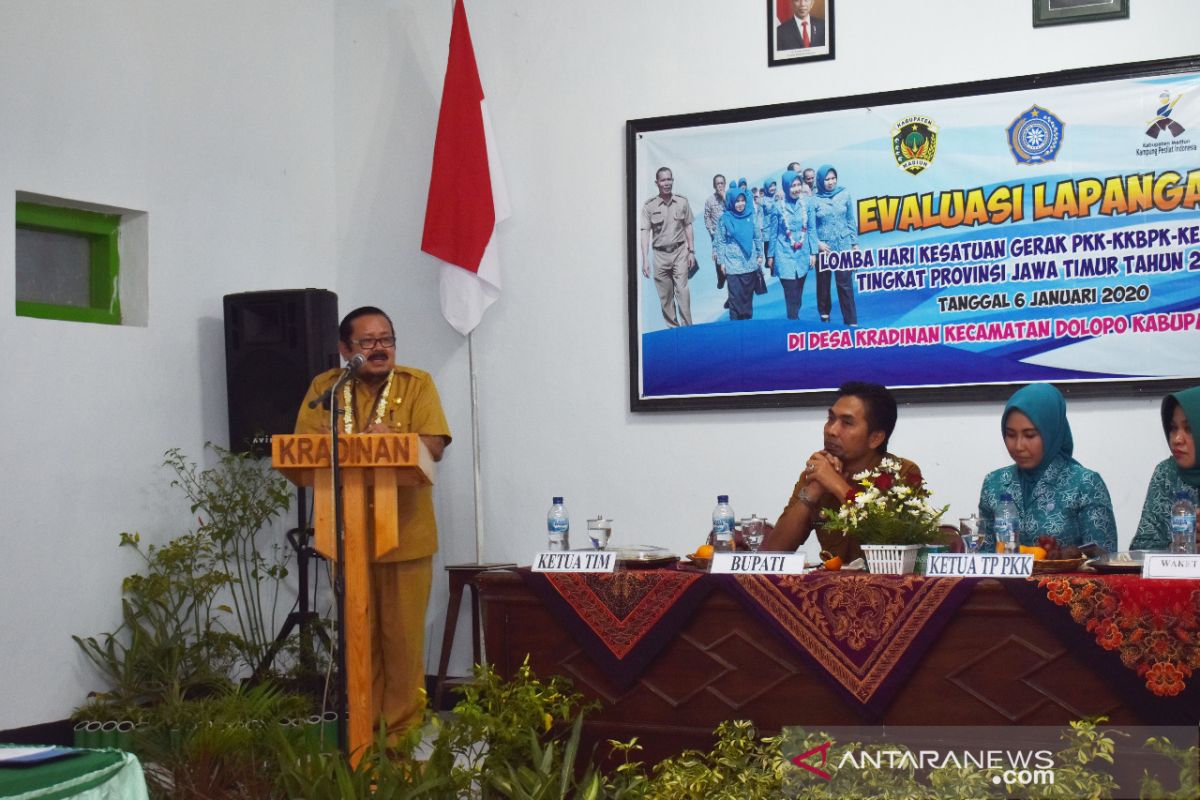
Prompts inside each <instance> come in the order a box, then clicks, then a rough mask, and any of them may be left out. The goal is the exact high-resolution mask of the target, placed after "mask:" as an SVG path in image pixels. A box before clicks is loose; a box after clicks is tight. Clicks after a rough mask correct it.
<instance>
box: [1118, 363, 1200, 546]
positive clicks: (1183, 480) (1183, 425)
mask: <svg viewBox="0 0 1200 800" xmlns="http://www.w3.org/2000/svg"><path fill="white" fill-rule="evenodd" d="M1197 424H1200V386H1194V387H1192V388H1191V389H1188V390H1187V391H1183V392H1176V393H1175V394H1169V395H1167V396H1166V397H1164V398H1163V402H1162V425H1163V433H1165V434H1166V435H1167V446H1168V447H1170V448H1171V457H1170V458H1167V459H1164V460H1162V461H1160V462H1159V463H1158V466H1156V467H1155V468H1154V473H1153V474H1152V475H1151V476H1150V485H1149V486H1148V487H1147V488H1146V502H1145V503H1144V504H1143V505H1142V520H1141V522H1139V523H1138V528H1137V534H1136V535H1135V536H1134V537H1133V544H1131V545H1130V546H1129V549H1131V550H1166V549H1167V548H1169V547H1170V546H1171V505H1172V504H1174V502H1175V498H1176V496H1177V495H1178V494H1179V493H1180V492H1184V493H1186V494H1187V496H1188V497H1190V498H1191V500H1192V502H1193V503H1196V504H1197V505H1200V489H1198V487H1200V464H1197V463H1196V439H1195V437H1194V432H1195V430H1196V425H1197Z"/></svg>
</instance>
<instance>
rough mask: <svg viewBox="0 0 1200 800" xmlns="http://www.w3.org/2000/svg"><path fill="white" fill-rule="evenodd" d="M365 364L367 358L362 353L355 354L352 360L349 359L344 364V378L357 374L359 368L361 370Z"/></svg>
mask: <svg viewBox="0 0 1200 800" xmlns="http://www.w3.org/2000/svg"><path fill="white" fill-rule="evenodd" d="M365 363H367V357H366V356H364V355H363V354H362V353H355V354H354V358H352V359H350V361H349V362H348V363H347V364H346V377H350V376H351V375H353V374H354V373H356V372H358V370H359V368H361V367H362V365H363V364H365Z"/></svg>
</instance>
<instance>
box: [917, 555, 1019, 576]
mask: <svg viewBox="0 0 1200 800" xmlns="http://www.w3.org/2000/svg"><path fill="white" fill-rule="evenodd" d="M925 574H926V575H928V576H929V577H931V578H932V577H943V578H1028V577H1029V576H1030V575H1032V574H1033V556H1031V555H1028V554H1026V555H1018V554H1016V553H1013V554H1008V553H972V554H966V553H930V554H929V556H928V560H927V561H926V563H925Z"/></svg>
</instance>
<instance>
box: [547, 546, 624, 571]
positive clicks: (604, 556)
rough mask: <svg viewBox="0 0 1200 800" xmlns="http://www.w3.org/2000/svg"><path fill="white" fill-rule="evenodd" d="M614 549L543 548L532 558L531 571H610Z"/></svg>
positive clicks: (615, 557)
mask: <svg viewBox="0 0 1200 800" xmlns="http://www.w3.org/2000/svg"><path fill="white" fill-rule="evenodd" d="M616 566H617V551H616V550H544V551H542V552H541V553H538V554H537V555H536V556H534V558H533V565H532V566H531V567H530V569H531V570H532V571H533V572H612V571H613V570H614V569H615V568H616Z"/></svg>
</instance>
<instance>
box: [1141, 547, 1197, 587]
mask: <svg viewBox="0 0 1200 800" xmlns="http://www.w3.org/2000/svg"><path fill="white" fill-rule="evenodd" d="M1142 577H1143V578H1191V579H1192V580H1196V579H1197V578H1200V555H1192V554H1190V553H1147V554H1146V560H1145V561H1144V562H1143V563H1142Z"/></svg>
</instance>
